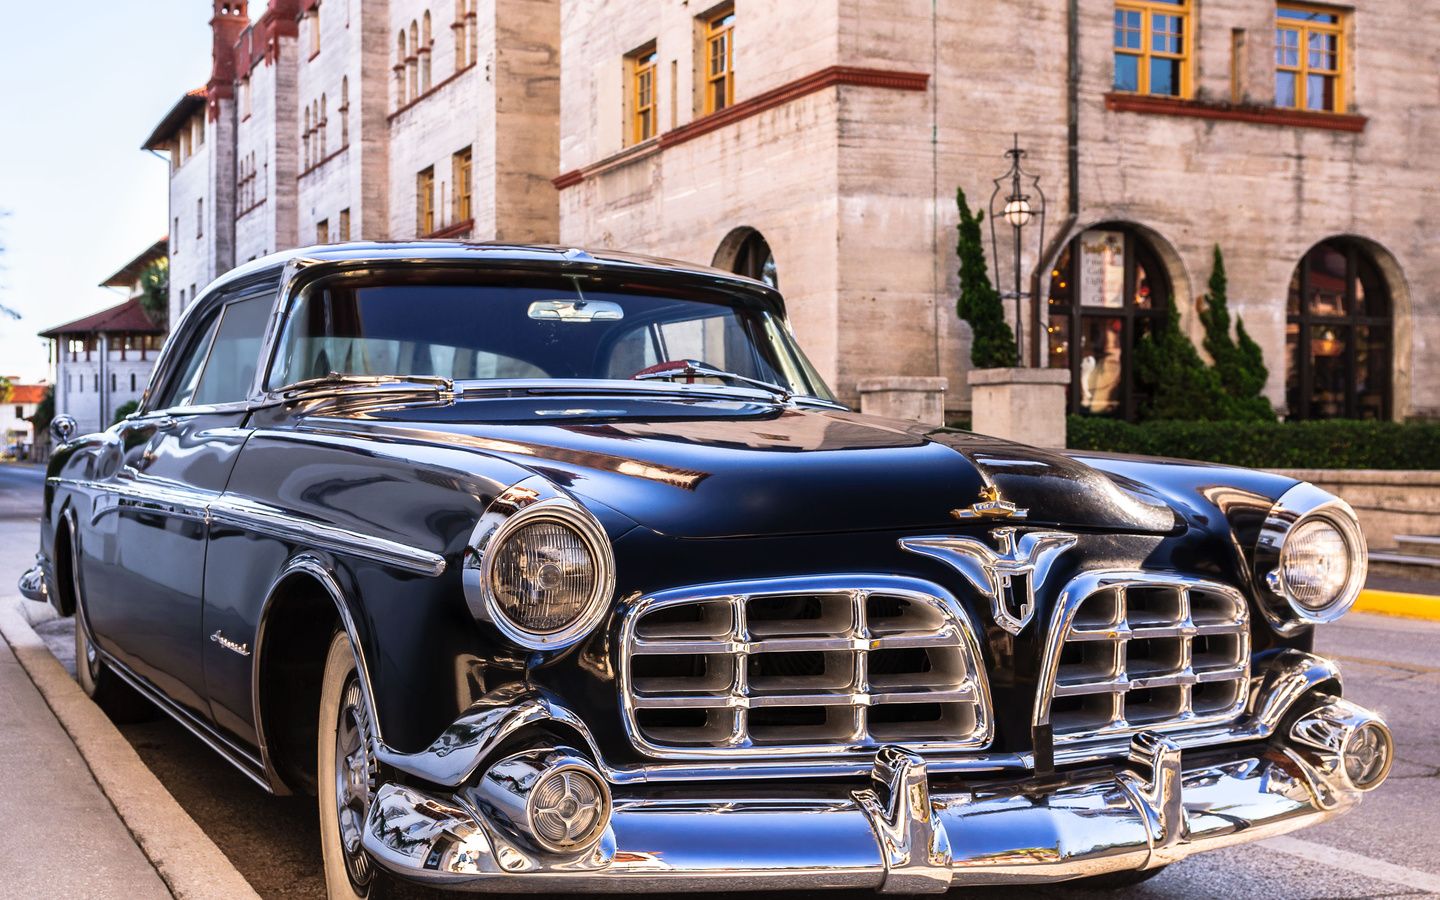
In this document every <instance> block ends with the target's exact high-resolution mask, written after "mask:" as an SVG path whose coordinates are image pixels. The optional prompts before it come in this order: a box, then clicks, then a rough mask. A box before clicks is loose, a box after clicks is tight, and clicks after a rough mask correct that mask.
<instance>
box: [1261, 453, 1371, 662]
mask: <svg viewBox="0 0 1440 900" xmlns="http://www.w3.org/2000/svg"><path fill="white" fill-rule="evenodd" d="M1368 569H1369V556H1368V554H1367V552H1366V549H1365V533H1364V532H1363V531H1362V530H1361V528H1360V520H1359V519H1358V518H1356V516H1355V511H1354V510H1353V509H1351V508H1350V505H1349V504H1348V503H1346V502H1345V501H1344V500H1342V499H1340V498H1339V497H1336V496H1335V495H1334V494H1331V493H1329V492H1328V491H1323V490H1321V489H1320V488H1318V487H1316V486H1315V485H1313V484H1307V483H1305V482H1301V483H1300V484H1297V485H1295V486H1294V487H1292V488H1290V490H1288V491H1286V492H1285V493H1284V494H1283V495H1281V497H1280V499H1279V500H1277V501H1275V504H1274V506H1272V507H1271V508H1270V514H1269V515H1268V516H1266V517H1265V523H1264V525H1263V526H1262V527H1261V529H1260V535H1259V538H1258V540H1257V541H1256V543H1255V575H1256V577H1257V580H1258V581H1259V582H1260V583H1261V584H1262V585H1264V586H1267V587H1268V588H1269V590H1268V591H1264V592H1263V593H1262V596H1260V597H1258V598H1257V599H1258V600H1259V601H1260V609H1261V611H1262V612H1263V613H1264V614H1265V618H1266V620H1267V621H1268V622H1269V623H1270V625H1271V627H1272V628H1274V629H1275V630H1276V631H1277V632H1279V633H1280V634H1293V633H1294V632H1295V631H1296V630H1297V629H1300V628H1306V627H1309V626H1311V625H1318V624H1322V623H1325V622H1333V621H1335V620H1336V619H1338V618H1340V617H1341V616H1343V615H1345V613H1347V612H1349V610H1350V607H1351V606H1353V605H1354V604H1355V601H1356V600H1357V599H1359V597H1360V591H1361V589H1362V588H1364V586H1365V574H1366V571H1367V570H1368Z"/></svg>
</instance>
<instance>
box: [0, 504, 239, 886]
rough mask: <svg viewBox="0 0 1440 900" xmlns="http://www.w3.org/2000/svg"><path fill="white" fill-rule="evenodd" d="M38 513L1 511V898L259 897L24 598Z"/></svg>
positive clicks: (39, 608)
mask: <svg viewBox="0 0 1440 900" xmlns="http://www.w3.org/2000/svg"><path fill="white" fill-rule="evenodd" d="M38 543H39V522H38V521H37V520H35V519H27V518H23V517H17V518H11V519H8V520H0V638H3V639H0V767H3V771H4V772H5V780H4V782H3V785H4V787H3V791H4V793H3V795H0V796H3V800H0V810H3V814H0V897H4V898H6V900H10V898H22V900H29V898H36V900H40V898H44V900H71V898H76V900H110V898H115V900H259V897H258V895H257V894H256V893H255V891H254V889H253V888H251V886H250V885H249V884H248V883H247V882H246V881H245V879H244V878H243V877H242V876H241V875H240V873H239V872H238V871H236V870H235V867H234V866H233V865H232V864H231V863H230V861H229V860H228V859H227V858H226V857H225V855H224V854H223V853H222V852H221V851H220V849H219V848H218V847H216V846H215V843H214V842H213V841H212V840H211V839H210V838H209V837H208V836H207V835H206V834H205V833H204V832H202V831H201V830H200V828H199V826H197V825H196V824H195V822H194V820H192V819H191V818H190V816H189V815H188V814H186V812H185V811H184V810H183V809H181V807H180V805H179V804H178V803H176V802H175V799H174V798H173V797H171V796H170V794H169V793H168V792H167V791H166V790H165V788H164V787H163V786H162V785H161V784H160V782H159V781H158V780H157V779H156V778H155V776H154V774H153V773H151V772H150V770H149V769H147V768H145V765H144V763H142V762H141V761H140V757H139V756H137V755H136V753H135V750H134V749H133V748H132V747H131V746H130V744H129V743H128V742H127V741H126V740H125V738H124V737H123V736H121V734H120V732H119V731H117V730H116V729H115V726H114V725H113V724H111V722H110V720H109V719H108V718H106V716H105V714H104V713H103V712H101V711H100V708H99V707H97V706H96V705H95V704H94V703H92V702H90V699H89V698H88V697H86V696H85V694H84V692H83V691H81V690H80V686H79V685H77V684H76V683H75V681H74V678H73V676H72V675H71V674H70V673H69V672H67V671H66V670H65V668H64V667H63V666H62V665H61V663H60V662H59V661H57V659H56V658H55V656H54V655H52V654H51V651H50V650H49V649H48V648H47V647H46V646H45V643H44V642H43V641H42V639H41V638H40V636H39V635H38V634H37V633H36V632H35V630H34V628H33V627H32V624H34V623H39V622H42V621H44V620H46V619H50V618H53V617H54V612H53V610H51V609H50V607H49V606H48V605H44V604H39V603H33V602H31V601H28V600H24V599H22V598H21V597H20V595H19V593H18V592H17V591H16V589H15V579H16V578H17V577H18V576H19V573H20V572H21V571H23V570H24V569H25V568H26V567H28V566H29V565H30V564H31V562H32V561H33V559H34V556H35V549H36V547H37V545H38Z"/></svg>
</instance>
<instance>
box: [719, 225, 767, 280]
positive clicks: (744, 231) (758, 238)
mask: <svg viewBox="0 0 1440 900" xmlns="http://www.w3.org/2000/svg"><path fill="white" fill-rule="evenodd" d="M711 265H713V266H715V268H717V269H728V270H730V271H731V272H734V273H735V274H737V275H744V276H745V277H747V278H753V279H755V280H756V281H763V282H765V283H766V284H768V285H770V286H771V287H772V288H776V289H778V288H779V287H780V278H779V275H778V273H777V272H776V268H775V254H774V253H772V252H771V250H770V244H769V242H767V241H766V240H765V236H764V235H762V234H761V233H760V232H758V231H756V230H755V229H754V228H750V227H748V226H742V227H740V228H736V229H735V230H733V231H731V232H730V233H729V234H727V235H726V236H725V240H723V241H721V242H720V246H719V247H718V248H717V249H716V250H715V260H714V262H713V263H711Z"/></svg>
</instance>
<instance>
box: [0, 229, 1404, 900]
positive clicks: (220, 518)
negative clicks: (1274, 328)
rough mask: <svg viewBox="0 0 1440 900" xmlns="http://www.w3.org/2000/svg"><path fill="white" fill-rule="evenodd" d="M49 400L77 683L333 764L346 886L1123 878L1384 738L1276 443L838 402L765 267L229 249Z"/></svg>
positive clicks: (327, 797) (32, 584)
mask: <svg viewBox="0 0 1440 900" xmlns="http://www.w3.org/2000/svg"><path fill="white" fill-rule="evenodd" d="M56 430H57V433H58V434H57V436H58V438H59V439H60V441H61V444H60V446H59V448H58V449H57V450H56V451H55V453H54V456H53V458H52V460H51V462H50V467H49V473H48V478H47V481H46V486H45V512H44V516H43V520H42V524H41V536H40V553H39V555H38V558H37V561H36V565H35V567H34V568H33V569H31V570H30V571H29V572H27V573H26V574H25V575H24V577H22V579H21V589H22V592H23V593H24V594H25V595H26V596H27V597H29V598H30V599H34V600H48V601H49V602H50V603H52V604H53V605H54V606H55V607H56V609H58V610H59V611H60V613H62V614H64V615H72V614H73V615H74V616H75V619H76V623H77V627H76V629H75V641H76V647H77V660H78V663H79V680H80V682H81V684H82V686H83V687H84V689H85V691H86V692H87V693H89V694H90V695H91V697H92V698H93V699H94V700H95V702H96V703H98V704H100V705H101V706H102V707H103V708H105V709H106V710H107V711H108V712H109V713H110V714H111V715H112V716H114V717H117V718H118V717H124V716H130V715H135V714H137V712H139V711H140V710H141V709H143V708H149V707H150V705H151V704H153V705H154V706H158V707H159V708H160V709H161V710H163V711H164V712H165V713H167V714H169V715H171V716H173V717H174V718H176V719H178V720H179V721H180V722H181V723H182V724H183V725H184V726H185V727H187V728H189V729H190V730H191V731H193V732H194V733H195V734H197V735H199V736H200V737H201V738H202V739H203V740H204V741H206V742H207V743H208V744H209V745H210V746H211V747H213V748H214V749H215V751H216V752H218V753H219V754H220V755H221V756H223V757H224V758H225V759H226V760H228V761H230V762H231V763H233V764H234V765H235V766H236V767H237V768H238V769H239V770H240V771H241V772H243V773H244V774H245V775H247V776H249V778H251V779H253V780H254V782H255V783H256V784H257V785H258V786H259V787H260V788H262V789H264V790H266V791H269V792H272V793H275V794H285V793H291V792H295V793H300V792H303V793H307V794H313V795H316V796H317V797H318V798H319V821H320V833H321V845H322V850H323V860H324V867H325V873H326V877H327V882H328V888H329V895H330V896H331V897H334V898H339V897H347V898H354V897H367V896H379V895H381V894H382V893H383V892H385V891H386V890H388V889H389V887H391V886H393V885H394V884H395V883H396V882H397V881H400V882H417V883H423V884H429V885H435V886H441V887H447V888H458V889H465V890H472V891H496V892H512V891H529V892H537V891H543V892H551V891H555V892H563V891H578V892H598V891H605V892H614V891H637V890H638V891H667V890H684V891H690V890H741V889H743V890H753V889H766V890H768V889H779V888H846V887H851V888H853V887H870V888H874V889H877V890H880V891H883V892H899V893H927V892H942V891H945V890H946V889H948V888H949V887H951V886H961V885H977V884H995V883H1027V882H1051V881H1061V880H1069V879H1085V880H1086V882H1087V883H1089V884H1091V885H1096V886H1120V885H1124V884H1127V883H1132V882H1135V881H1139V880H1143V879H1144V878H1147V877H1150V876H1152V875H1154V874H1155V873H1157V872H1159V871H1160V870H1161V869H1163V868H1164V867H1165V866H1167V865H1169V864H1171V863H1173V862H1175V861H1177V860H1180V859H1183V858H1184V857H1186V856H1189V855H1190V854H1193V853H1196V852H1198V851H1203V850H1207V849H1211V848H1216V847H1225V846H1228V845H1232V844H1235V843H1238V842H1242V841H1251V840H1256V839H1260V838H1265V837H1269V836H1272V835H1277V834H1281V833H1284V832H1288V831H1291V830H1293V829H1296V828H1301V827H1304V826H1307V825H1310V824H1313V823H1317V822H1321V821H1325V820H1327V819H1330V818H1331V817H1334V816H1337V815H1339V814H1341V813H1344V812H1346V811H1347V810H1349V809H1351V808H1352V807H1354V806H1355V805H1356V804H1357V803H1358V802H1359V801H1360V798H1361V795H1362V794H1363V793H1364V792H1365V791H1369V790H1371V789H1373V788H1375V787H1377V786H1378V785H1379V784H1380V783H1381V782H1382V781H1383V780H1384V779H1385V776H1386V774H1387V773H1388V771H1389V767H1390V763H1391V759H1392V756H1393V743H1392V739H1391V736H1390V733H1389V731H1388V730H1387V728H1386V726H1385V724H1384V722H1383V721H1382V720H1381V719H1380V717H1379V716H1377V715H1376V714H1375V713H1374V712H1371V711H1369V710H1366V709H1363V708H1361V707H1359V706H1357V705H1355V704H1354V703H1351V702H1350V701H1348V700H1345V699H1343V698H1342V691H1341V675H1340V672H1339V671H1338V669H1337V668H1336V666H1335V664H1334V663H1333V662H1332V661H1330V660H1328V659H1325V658H1323V657H1321V656H1318V655H1316V654H1315V653H1314V650H1313V642H1314V635H1315V627H1316V626H1317V625H1319V624H1322V623H1326V622H1331V621H1333V620H1335V619H1336V618H1338V617H1339V616H1341V615H1342V614H1344V613H1345V612H1346V611H1347V610H1348V609H1349V608H1350V606H1351V604H1352V603H1353V602H1354V601H1355V599H1356V597H1357V595H1358V594H1359V591H1360V589H1361V586H1362V585H1363V583H1364V579H1365V571H1366V565H1367V562H1366V549H1365V543H1364V539H1363V536H1362V534H1361V531H1360V528H1359V526H1358V524H1357V521H1356V518H1355V514H1354V512H1353V511H1352V510H1351V509H1350V507H1348V506H1347V505H1346V504H1345V503H1344V502H1343V501H1341V500H1340V499H1338V498H1336V497H1334V496H1332V495H1330V494H1328V493H1326V492H1324V491H1322V490H1320V489H1318V488H1316V487H1314V486H1312V485H1309V484H1306V483H1301V482H1297V481H1295V480H1294V479H1291V478H1287V477H1284V476H1281V475H1276V474H1267V473H1264V472H1256V471H1247V470H1243V469H1236V468H1227V467H1222V466H1215V465H1206V464H1199V463H1188V462H1179V461H1175V460H1162V459H1147V458H1136V457H1125V456H1116V455H1107V454H1102V453H1082V452H1075V451H1061V450H1043V449H1034V448H1029V447H1024V446H1019V445H1016V444H1013V443H1008V442H1006V441H1002V440H998V439H995V438H991V437H986V436H983V435H979V434H972V433H969V432H966V431H962V430H958V429H952V428H941V427H933V426H929V425H922V424H919V423H916V422H909V421H899V420H892V419H883V418H875V417H870V416H865V415H858V414H856V413H854V412H852V411H850V410H848V409H847V408H846V407H844V406H842V405H840V404H839V403H837V402H836V401H835V400H834V399H833V396H832V394H831V393H830V392H829V390H828V389H827V388H826V386H825V384H824V383H823V382H822V380H821V378H820V377H819V375H818V374H817V373H816V370H815V368H814V367H812V365H811V364H810V363H809V362H808V361H807V360H806V357H805V355H804V354H803V353H802V352H801V350H800V348H799V347H798V346H797V344H796V341H795V339H794V337H793V334H792V332H791V329H790V327H789V324H788V320H787V317H786V311H785V306H784V302H783V300H782V298H781V296H780V295H779V294H778V293H777V292H776V291H775V290H773V289H772V288H770V287H769V286H767V285H765V284H761V283H759V282H756V281H751V280H748V279H745V278H741V277H738V276H735V275H732V274H729V273H725V272H720V271H716V270H713V269H708V268H705V267H703V266H695V265H690V264H685V263H676V262H667V261H663V260H655V259H649V258H645V257H638V256H631V255H626V254H620V253H611V252H600V251H596V252H585V251H582V250H575V249H566V248H559V247H526V246H497V245H484V244H475V245H466V244H455V243H396V244H360V243H357V244H344V245H335V246H328V247H314V248H309V249H305V250H300V251H295V252H290V253H286V254H283V255H276V256H271V257H267V258H264V259H260V260H257V261H254V262H251V263H248V264H246V265H244V266H241V267H240V268H238V269H236V270H234V271H232V272H231V273H229V274H227V275H225V276H224V277H222V278H221V279H219V280H218V281H217V282H215V283H214V284H212V285H210V287H209V288H208V289H206V290H205V291H204V292H203V293H202V294H201V296H199V297H198V298H196V299H195V301H194V303H193V305H192V306H191V307H190V308H189V309H188V310H186V312H185V314H184V316H183V317H182V318H181V320H180V321H179V322H178V323H177V324H176V326H175V329H174V332H173V334H172V335H171V337H170V339H169V341H168V342H167V344H166V347H165V349H164V351H163V353H162V355H161V358H160V361H159V363H158V365H157V367H156V369H155V373H154V376H153V378H152V380H151V383H150V385H149V389H148V391H147V392H146V394H145V397H144V400H143V401H142V402H141V404H140V408H139V410H138V411H137V412H136V413H135V414H133V415H131V416H130V417H128V418H127V419H125V420H124V421H122V422H120V423H118V424H116V425H115V426H113V427H111V428H109V429H108V430H106V431H104V432H103V433H100V434H91V435H84V436H79V435H76V434H74V433H73V431H74V423H73V420H66V419H65V418H63V417H62V418H60V419H58V420H57V426H56Z"/></svg>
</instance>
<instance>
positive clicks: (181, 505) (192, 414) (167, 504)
mask: <svg viewBox="0 0 1440 900" xmlns="http://www.w3.org/2000/svg"><path fill="white" fill-rule="evenodd" d="M273 301H274V293H273V290H272V291H264V292H261V293H252V294H249V295H248V296H247V295H239V296H230V297H225V298H223V299H222V300H221V302H219V303H218V304H217V305H216V307H215V308H214V309H212V310H208V311H206V312H205V313H204V314H203V315H202V316H201V317H200V320H199V322H198V324H197V326H196V327H195V328H193V329H192V330H191V331H190V333H189V334H188V343H186V344H185V345H184V349H183V350H182V351H181V352H182V354H183V355H182V356H181V357H180V358H179V359H178V360H177V364H176V365H174V366H173V367H171V368H170V371H169V375H168V379H167V382H166V383H165V384H163V385H162V386H161V391H162V393H161V394H160V395H159V398H158V400H157V403H156V404H155V408H154V409H153V410H147V411H146V412H145V413H144V414H142V415H139V416H136V417H134V418H132V419H130V420H128V421H127V422H126V423H125V424H124V425H123V426H122V427H121V429H120V439H121V445H122V447H123V448H124V450H123V454H124V458H123V462H122V465H121V468H120V471H119V473H118V474H117V478H116V483H117V487H118V489H117V491H116V492H115V497H116V499H115V503H116V506H117V510H116V512H117V513H118V514H117V515H116V517H115V522H116V525H115V529H116V534H115V538H114V546H115V565H114V567H113V570H112V571H113V573H114V584H113V585H112V588H111V590H109V591H107V593H108V594H110V595H111V597H112V598H113V602H111V603H109V604H106V608H103V609H97V610H96V613H95V614H94V616H93V617H92V618H93V621H94V623H95V626H96V630H97V631H98V632H100V633H101V634H104V635H106V636H107V637H108V638H109V639H110V640H111V641H113V643H114V647H113V649H111V648H109V647H107V649H111V652H112V653H113V655H115V656H116V657H117V658H118V659H119V660H120V661H121V662H123V663H124V664H125V665H126V666H128V667H129V668H130V669H131V670H132V671H133V672H134V673H135V674H137V675H139V676H141V677H142V678H145V679H147V680H148V681H150V682H151V683H152V684H153V685H154V686H155V687H157V688H159V689H160V690H161V691H162V692H163V693H164V694H165V695H166V696H168V697H169V698H170V699H171V700H173V701H175V702H176V703H178V704H179V705H181V706H183V707H185V708H186V709H187V710H188V711H190V712H191V713H193V714H195V715H197V716H199V717H201V718H204V719H209V718H210V715H209V706H208V703H207V702H206V700H205V696H206V690H205V683H204V661H203V660H204V653H203V649H202V648H203V643H202V642H203V640H204V636H203V635H202V633H201V627H202V602H203V585H204V575H205V547H206V539H207V531H208V524H207V523H208V506H209V503H210V501H211V500H213V499H214V498H215V497H218V496H219V495H220V494H221V493H222V492H223V491H224V490H225V483H226V481H227V480H228V479H229V477H230V470H231V468H232V467H233V466H234V464H235V458H236V454H237V453H238V452H239V450H240V447H241V446H242V445H243V444H244V443H245V439H246V437H247V436H248V434H249V431H248V429H247V428H246V427H245V425H246V419H247V417H248V415H249V402H248V396H249V394H250V388H251V385H252V382H253V381H254V376H255V367H256V364H257V361H258V359H259V355H260V350H261V346H262V344H263V342H264V335H265V329H266V327H267V325H268V323H269V318H270V313H271V309H272V306H273Z"/></svg>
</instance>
